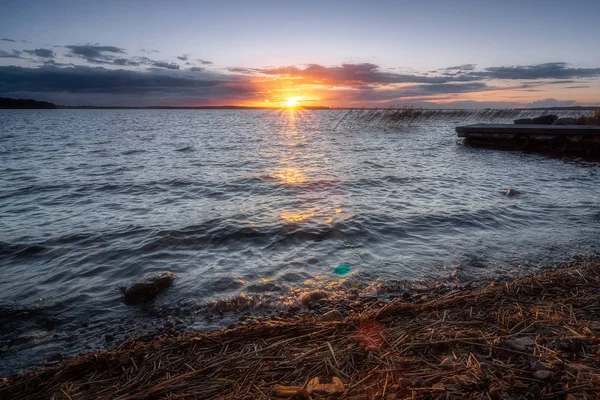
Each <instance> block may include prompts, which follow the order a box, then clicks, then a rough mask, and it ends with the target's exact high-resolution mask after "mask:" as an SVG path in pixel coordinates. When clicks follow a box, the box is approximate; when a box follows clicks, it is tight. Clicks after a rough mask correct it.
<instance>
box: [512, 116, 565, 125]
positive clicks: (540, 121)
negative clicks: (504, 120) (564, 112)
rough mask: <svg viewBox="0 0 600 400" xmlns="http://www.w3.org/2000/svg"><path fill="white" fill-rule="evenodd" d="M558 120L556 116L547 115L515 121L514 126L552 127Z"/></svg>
mask: <svg viewBox="0 0 600 400" xmlns="http://www.w3.org/2000/svg"><path fill="white" fill-rule="evenodd" d="M557 119H558V115H553V114H548V115H542V116H540V117H536V118H521V119H515V121H514V123H515V125H522V124H534V125H552V124H553V123H554V121H556V120H557Z"/></svg>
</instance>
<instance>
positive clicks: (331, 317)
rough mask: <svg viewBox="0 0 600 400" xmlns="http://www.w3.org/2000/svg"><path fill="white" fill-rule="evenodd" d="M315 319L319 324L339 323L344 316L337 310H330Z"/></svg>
mask: <svg viewBox="0 0 600 400" xmlns="http://www.w3.org/2000/svg"><path fill="white" fill-rule="evenodd" d="M317 319H318V320H319V321H321V322H329V321H341V320H343V319H344V316H343V315H342V313H341V312H339V311H338V310H331V311H327V312H326V313H325V314H323V315H321V316H320V317H318V318H317Z"/></svg>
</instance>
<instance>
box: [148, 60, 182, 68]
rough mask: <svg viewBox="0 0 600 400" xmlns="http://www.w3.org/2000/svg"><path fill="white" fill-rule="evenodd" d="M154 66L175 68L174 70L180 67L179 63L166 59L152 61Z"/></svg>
mask: <svg viewBox="0 0 600 400" xmlns="http://www.w3.org/2000/svg"><path fill="white" fill-rule="evenodd" d="M152 66H153V67H156V68H166V69H174V70H178V69H179V64H175V63H170V62H166V61H154V62H153V63H152Z"/></svg>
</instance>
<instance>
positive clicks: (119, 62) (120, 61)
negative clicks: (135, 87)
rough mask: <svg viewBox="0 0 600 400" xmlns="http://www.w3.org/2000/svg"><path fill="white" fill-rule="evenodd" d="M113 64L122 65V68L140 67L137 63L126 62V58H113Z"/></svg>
mask: <svg viewBox="0 0 600 400" xmlns="http://www.w3.org/2000/svg"><path fill="white" fill-rule="evenodd" d="M113 64H115V65H122V66H126V65H129V66H132V67H138V66H139V65H140V63H139V62H135V61H132V60H128V59H127V58H115V59H114V60H113Z"/></svg>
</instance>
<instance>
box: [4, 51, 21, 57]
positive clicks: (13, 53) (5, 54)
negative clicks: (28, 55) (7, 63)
mask: <svg viewBox="0 0 600 400" xmlns="http://www.w3.org/2000/svg"><path fill="white" fill-rule="evenodd" d="M21 54H22V53H21V52H20V51H19V50H13V51H12V53H9V52H8V51H4V50H0V58H23V57H21Z"/></svg>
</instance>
